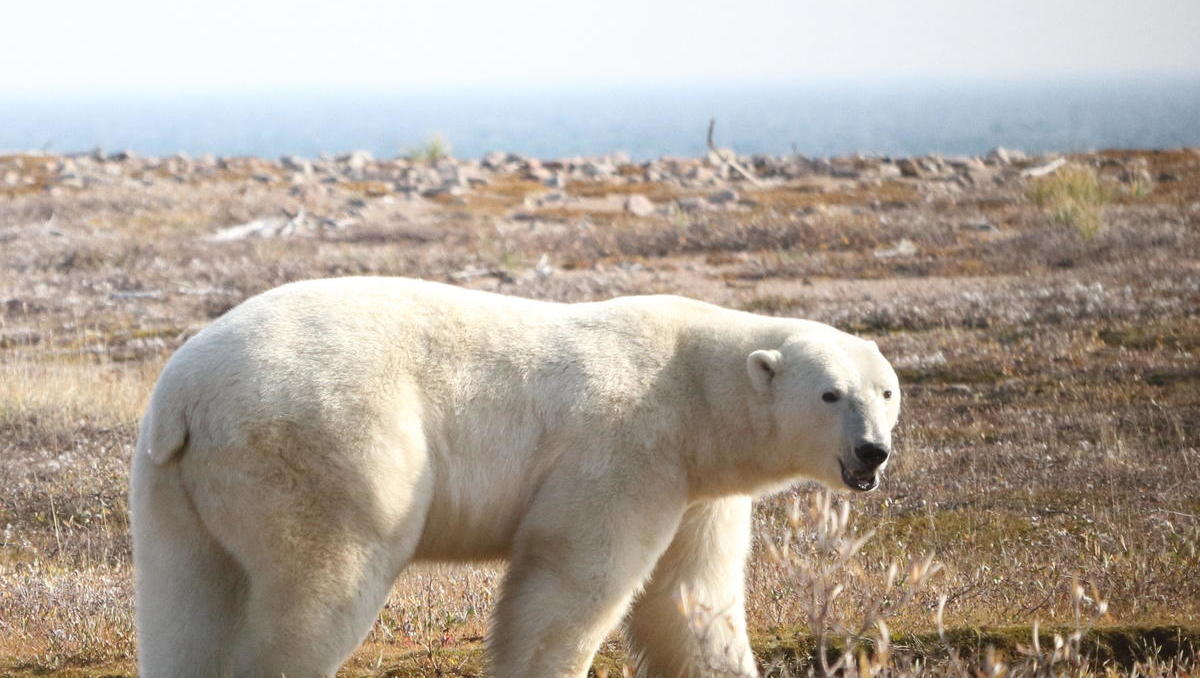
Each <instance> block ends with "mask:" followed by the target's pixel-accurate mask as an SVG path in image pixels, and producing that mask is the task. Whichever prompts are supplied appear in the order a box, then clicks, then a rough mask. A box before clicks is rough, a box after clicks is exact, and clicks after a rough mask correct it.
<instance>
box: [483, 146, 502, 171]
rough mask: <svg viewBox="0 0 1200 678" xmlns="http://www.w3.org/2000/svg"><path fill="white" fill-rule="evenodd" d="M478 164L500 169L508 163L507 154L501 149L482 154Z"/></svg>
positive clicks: (491, 168)
mask: <svg viewBox="0 0 1200 678" xmlns="http://www.w3.org/2000/svg"><path fill="white" fill-rule="evenodd" d="M480 164H482V165H483V166H484V167H485V168H487V169H490V170H498V169H501V168H503V167H504V166H505V165H507V164H508V154H507V153H505V152H503V151H492V152H491V153H487V154H485V155H484V156H483V159H482V160H481V161H480Z"/></svg>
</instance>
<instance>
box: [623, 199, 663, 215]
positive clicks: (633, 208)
mask: <svg viewBox="0 0 1200 678" xmlns="http://www.w3.org/2000/svg"><path fill="white" fill-rule="evenodd" d="M625 211H626V212H629V213H630V214H632V215H634V216H636V217H648V216H650V215H651V214H654V212H655V211H656V210H655V208H654V203H653V202H651V201H650V199H649V198H647V197H646V196H644V195H638V194H634V195H631V196H629V197H628V198H626V199H625Z"/></svg>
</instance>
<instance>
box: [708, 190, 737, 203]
mask: <svg viewBox="0 0 1200 678" xmlns="http://www.w3.org/2000/svg"><path fill="white" fill-rule="evenodd" d="M708 201H709V202H711V203H713V204H715V205H724V204H727V203H735V202H737V201H738V192H737V191H735V190H733V189H732V188H724V189H721V190H719V191H717V192H715V193H710V194H709V196H708Z"/></svg>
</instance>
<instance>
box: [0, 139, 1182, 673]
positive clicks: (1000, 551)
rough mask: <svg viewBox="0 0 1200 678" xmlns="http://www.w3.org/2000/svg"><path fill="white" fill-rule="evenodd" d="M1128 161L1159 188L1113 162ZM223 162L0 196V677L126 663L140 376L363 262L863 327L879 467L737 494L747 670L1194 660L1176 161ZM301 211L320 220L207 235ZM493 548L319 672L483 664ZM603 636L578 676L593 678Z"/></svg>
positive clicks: (588, 295) (520, 290)
mask: <svg viewBox="0 0 1200 678" xmlns="http://www.w3.org/2000/svg"><path fill="white" fill-rule="evenodd" d="M39 162H41V161H38V160H36V159H32V160H30V159H26V158H24V157H22V158H20V159H19V160H16V159H12V158H0V168H12V167H17V166H18V165H19V166H20V167H22V168H29V167H34V168H35V169H37V168H38V167H41V165H39V164H38V163H39ZM231 167H233V165H231ZM1131 167H1133V168H1137V167H1141V168H1144V169H1145V170H1146V171H1145V172H1144V173H1140V172H1139V173H1135V174H1134V175H1133V176H1135V178H1137V180H1138V181H1142V179H1143V178H1144V177H1146V176H1148V177H1150V178H1151V180H1152V182H1154V185H1153V186H1151V187H1149V188H1137V187H1136V186H1134V184H1133V183H1131V182H1130V181H1126V180H1124V179H1122V176H1123V174H1122V173H1123V172H1126V171H1127V169H1129V168H1131ZM235 169H236V172H237V173H238V176H237V177H234V176H232V175H231V176H229V177H225V178H222V177H223V176H224V175H223V174H221V173H220V172H222V171H224V170H214V172H215V173H214V174H212V175H211V176H208V177H206V178H205V179H204V180H202V181H201V180H197V181H174V180H172V181H158V182H153V183H144V182H143V183H138V184H136V185H133V184H129V183H112V184H105V185H100V186H95V187H90V188H86V189H80V190H58V189H55V190H53V191H50V190H43V189H42V188H38V186H37V185H34V184H21V185H20V187H19V188H20V190H17V189H16V188H14V189H12V190H8V189H4V190H5V191H6V192H4V191H0V488H3V490H2V491H0V674H3V675H30V676H31V675H59V676H93V675H112V676H125V675H132V673H133V652H134V631H133V627H132V616H131V613H132V610H131V601H132V596H131V573H130V565H129V541H128V534H127V526H128V525H127V515H126V511H127V505H126V478H127V470H126V469H127V465H128V458H129V455H130V452H131V449H132V445H133V441H134V436H135V422H136V419H137V417H138V415H139V412H140V409H141V407H142V405H143V403H144V400H145V397H146V395H147V394H148V392H149V389H150V387H151V385H152V383H153V379H154V377H155V375H156V374H157V371H158V369H159V368H160V367H161V365H162V363H163V361H164V360H165V359H166V357H167V356H168V355H169V354H170V352H171V351H172V350H174V349H175V348H176V347H178V346H179V345H180V344H181V343H182V342H183V341H184V340H186V338H187V337H188V336H190V335H191V334H192V333H193V332H195V331H196V330H197V329H198V328H199V327H202V326H203V325H204V324H206V323H208V322H210V321H211V320H212V319H213V318H215V317H216V316H218V315H220V314H221V313H222V312H224V311H225V310H227V309H229V308H231V307H232V306H233V305H234V304H236V303H238V302H239V301H241V300H242V299H245V298H246V297H247V296H249V295H252V294H254V293H257V292H259V291H262V290H265V289H268V288H270V287H273V286H275V285H278V284H281V283H284V282H287V281H291V280H296V279H301V278H309V277H323V276H332V275H358V274H379V275H409V276H420V277H425V278H430V279H435V280H444V281H449V282H453V283H456V284H461V285H467V286H472V287H478V288H485V289H493V290H498V291H502V292H506V293H510V294H519V295H525V296H531V297H537V298H542V299H552V300H561V301H584V300H590V299H600V298H607V297H611V296H614V295H619V294H642V293H663V292H666V293H681V294H686V295H688V296H692V297H697V298H702V299H706V300H710V301H713V302H716V303H720V304H723V305H726V306H731V307H735V308H745V309H748V310H753V311H755V312H759V313H768V314H780V315H792V316H800V317H808V318H813V319H816V320H821V321H824V322H829V323H832V324H834V325H837V326H839V327H842V328H845V329H850V330H853V331H857V332H861V333H864V334H866V335H868V336H871V337H872V338H874V339H875V340H877V341H878V342H879V344H880V346H881V347H882V349H883V351H884V353H885V354H886V355H887V356H889V358H891V359H892V361H893V363H894V364H895V365H896V366H897V369H898V370H899V372H900V373H901V377H902V382H903V383H904V387H905V391H904V398H905V400H904V414H903V417H902V424H901V427H900V430H899V431H898V441H897V447H898V450H899V455H898V457H897V459H896V463H895V465H894V466H893V467H892V468H890V469H889V471H888V474H887V477H886V478H885V481H884V484H883V487H882V489H881V490H880V491H878V492H875V493H872V494H870V495H867V496H861V497H858V496H856V497H853V498H850V499H848V500H841V499H836V500H835V499H829V498H826V497H825V495H824V494H823V493H822V492H821V491H819V490H818V489H816V488H814V487H811V486H809V485H801V486H799V487H798V488H796V489H793V490H790V491H788V492H785V493H783V494H781V495H779V496H776V497H773V498H769V499H766V500H764V501H762V502H761V503H760V505H759V507H758V509H757V512H756V517H755V521H756V528H757V546H756V550H755V553H754V556H753V558H752V561H751V566H750V573H749V588H748V594H749V601H748V603H749V615H750V625H751V628H752V629H753V632H754V637H755V638H756V649H757V650H758V654H759V656H760V658H761V659H762V661H763V666H764V671H765V672H766V674H767V675H771V676H780V677H782V676H798V675H809V674H810V673H812V674H817V675H819V674H822V673H826V672H829V673H839V674H841V675H881V674H883V673H890V674H892V675H954V676H963V675H973V676H974V675H988V676H1000V675H1031V676H1032V675H1080V676H1083V675H1100V674H1110V673H1111V674H1122V675H1124V674H1135V673H1136V675H1162V676H1168V675H1171V676H1175V675H1190V674H1193V673H1194V672H1195V671H1196V668H1195V667H1196V665H1195V660H1194V653H1195V645H1196V642H1197V633H1198V631H1197V629H1198V628H1200V580H1198V579H1197V577H1196V573H1197V572H1200V553H1198V552H1197V550H1198V544H1200V499H1198V496H1200V431H1198V429H1197V427H1196V425H1195V422H1196V421H1198V420H1200V369H1198V368H1197V364H1198V363H1197V357H1198V356H1197V353H1198V351H1200V341H1198V340H1197V337H1200V321H1198V320H1197V318H1200V155H1197V154H1195V153H1192V152H1191V151H1172V152H1163V153H1150V152H1134V151H1120V152H1116V151H1114V152H1105V153H1100V154H1089V155H1084V156H1078V157H1074V158H1072V159H1071V164H1070V165H1069V166H1067V167H1064V168H1060V169H1059V171H1058V172H1057V173H1054V174H1052V175H1050V176H1048V177H1047V178H1041V179H1024V178H1021V177H1019V176H1017V175H1015V174H1014V175H1013V176H1010V177H1008V178H1007V179H1006V180H1005V181H1001V182H993V181H988V182H979V183H978V184H971V185H959V184H954V183H953V182H947V181H930V180H925V179H919V178H909V177H902V178H899V179H890V180H889V181H888V182H886V183H883V184H882V185H880V186H872V185H870V184H869V183H867V182H863V183H862V185H859V184H858V183H855V182H854V181H853V180H845V181H843V184H845V185H840V186H838V187H835V188H834V189H832V190H828V191H825V193H826V194H828V196H829V199H828V200H822V199H821V195H822V193H811V192H806V191H804V190H802V189H799V188H795V187H793V186H792V185H791V184H784V185H782V186H768V187H765V188H762V189H754V188H752V187H749V186H741V185H739V189H738V190H739V191H740V192H741V204H739V205H738V206H737V208H736V209H728V210H709V211H699V212H675V213H670V214H667V213H662V214H654V215H651V216H648V217H646V218H633V217H631V216H630V215H627V214H619V215H615V216H614V215H611V214H610V215H607V216H606V217H605V218H600V217H598V216H594V215H589V214H580V215H571V216H563V217H561V218H559V217H552V216H549V215H543V216H539V217H537V218H529V217H528V216H521V217H520V218H516V217H513V216H510V215H511V209H512V208H511V206H510V203H516V204H519V203H520V201H521V200H523V196H525V195H527V194H528V193H529V192H531V191H536V190H538V188H537V186H538V185H537V184H536V182H531V181H529V180H528V179H526V178H522V177H518V176H513V177H510V178H508V179H504V180H500V179H495V180H492V182H491V184H490V185H489V186H485V187H483V188H482V189H480V190H479V192H478V195H483V194H485V193H487V192H488V191H489V190H491V191H492V192H491V193H490V195H491V196H492V197H491V198H489V199H490V200H492V201H493V202H492V203H488V207H487V209H475V208H474V207H473V206H472V204H471V201H472V200H475V199H477V194H475V193H472V194H470V195H468V196H466V198H465V200H464V201H461V202H455V201H446V202H434V201H405V200H403V199H398V198H396V197H395V196H392V195H390V194H389V195H378V193H379V191H376V190H372V191H367V190H357V189H355V188H354V187H346V188H342V187H340V186H333V187H332V188H329V189H328V190H321V191H317V192H306V191H308V189H309V188H310V187H308V186H307V185H305V186H301V188H302V189H303V190H292V189H289V187H288V186H286V185H278V184H275V183H272V181H271V180H269V178H268V179H263V178H259V179H254V178H247V177H248V176H250V175H251V174H252V173H253V171H252V170H249V169H245V168H243V167H242V166H241V165H237V166H236V167H235ZM14 171H15V170H14ZM21 171H25V170H24V169H22V170H21ZM229 171H230V172H233V171H234V170H229ZM38 172H41V170H40V169H37V171H36V172H33V174H30V175H29V176H30V177H32V179H31V181H34V182H37V181H42V180H43V179H44V177H43V176H42V174H38ZM1126 173H1127V172H1126ZM0 174H3V172H0ZM35 175H36V176H35ZM1168 176H1169V177H1170V180H1169V181H1168V179H1167V178H1166V177H1168ZM239 177H240V178H239ZM1159 177H1163V178H1162V179H1161V181H1160V180H1159ZM805 181H807V180H806V179H801V180H798V181H797V182H796V183H797V185H799V184H801V183H804V182H805ZM951 185H953V188H951ZM30 186H33V188H29V187H30ZM652 187H653V190H654V191H657V193H655V198H654V199H655V201H656V202H659V201H662V200H665V199H667V196H668V194H670V192H671V191H672V190H674V189H671V188H670V186H668V185H667V184H665V183H655V184H652ZM586 188H587V190H588V191H597V190H599V189H596V188H595V187H594V186H592V185H591V184H589V185H587V186H586ZM518 189H519V190H518ZM876 189H878V190H882V191H884V193H886V195H883V194H881V195H882V197H879V198H872V191H873V190H876ZM569 190H574V191H582V190H584V187H581V186H577V187H574V188H570V189H569ZM633 190H634V189H632V188H630V186H629V185H628V184H622V188H621V191H624V192H630V191H633ZM679 192H680V193H681V194H683V193H688V191H684V190H680V191H679ZM756 192H762V193H770V192H782V193H781V196H780V197H777V198H776V197H772V196H770V195H764V196H758V198H756ZM1069 205H1076V207H1069V208H1067V207H1064V206H1069ZM301 209H303V210H305V211H306V213H307V214H310V215H311V214H320V215H333V216H330V217H329V219H330V220H331V221H337V220H341V219H343V218H344V219H345V220H346V221H345V223H342V222H340V221H339V222H338V224H335V225H333V226H329V227H328V228H326V229H324V230H321V231H319V232H314V233H312V234H310V235H308V236H296V237H274V238H249V239H244V240H235V241H230V242H211V241H209V240H207V239H206V237H207V236H208V235H210V234H211V233H214V232H216V231H218V230H219V229H221V228H224V227H227V226H230V225H234V224H240V223H245V222H247V221H251V220H254V219H258V218H263V217H268V216H275V215H278V214H279V213H280V212H281V211H283V210H286V211H287V212H288V213H289V214H293V215H294V214H296V213H297V212H298V211H299V210H301ZM1064 209H1067V211H1068V212H1069V211H1070V210H1077V212H1075V213H1073V214H1067V213H1066V212H1064V213H1063V214H1064V215H1065V216H1060V215H1059V212H1060V211H1062V210H1064ZM1093 216H1094V217H1095V220H1092V217H1093ZM904 243H907V244H904ZM846 505H849V506H852V509H846V508H843V506H846ZM847 511H848V512H847ZM868 534H869V535H870V537H869V538H867V539H863V537H866V536H867V535H868ZM502 571H503V566H502V565H500V564H489V563H484V564H476V565H472V566H422V567H418V568H414V569H413V570H412V571H410V572H406V573H405V574H404V575H403V576H402V578H401V580H400V581H399V582H398V583H397V585H396V588H395V590H394V592H393V594H392V596H391V598H390V600H389V602H388V605H387V607H386V609H385V610H384V611H383V614H382V615H381V616H380V619H379V622H378V623H377V624H376V626H375V628H374V630H373V631H372V632H371V634H370V636H369V638H368V639H367V642H366V643H365V644H364V646H363V647H362V648H361V650H360V651H359V652H358V653H357V654H356V655H355V656H354V657H353V658H352V660H351V662H350V663H349V664H348V666H347V667H346V669H345V670H344V672H343V675H346V676H385V675H386V676H445V675H449V676H474V675H479V674H480V672H481V671H482V668H481V667H482V659H481V657H482V655H481V648H482V638H483V636H484V634H485V633H486V621H487V617H488V614H489V612H490V610H491V608H492V603H493V595H494V591H495V586H496V584H497V582H498V578H499V577H500V575H501V573H502ZM989 647H991V648H993V649H990V650H989V649H988V648H989ZM620 648H621V646H620V644H619V643H618V642H616V639H615V637H614V639H613V640H612V641H610V642H609V643H607V644H606V645H605V649H604V652H603V655H602V657H601V658H600V659H599V660H598V664H597V672H598V673H604V672H607V674H608V675H610V676H615V675H620V674H621V671H622V668H623V665H624V658H623V655H622V654H621V649H620Z"/></svg>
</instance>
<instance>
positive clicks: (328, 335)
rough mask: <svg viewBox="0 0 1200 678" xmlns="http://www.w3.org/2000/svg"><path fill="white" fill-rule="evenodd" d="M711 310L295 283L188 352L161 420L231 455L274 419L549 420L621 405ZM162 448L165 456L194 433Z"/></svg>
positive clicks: (343, 282) (434, 286) (161, 405)
mask: <svg viewBox="0 0 1200 678" xmlns="http://www.w3.org/2000/svg"><path fill="white" fill-rule="evenodd" d="M715 308H716V307H711V306H708V305H707V304H700V303H699V302H692V301H690V300H684V299H678V298H666V297H662V298H650V297H642V298H624V299H617V300H612V301H606V302H596V303H586V304H559V303H552V302H542V301H534V300H529V299H522V298H517V297H510V296H505V295H498V294H491V293H487V292H479V291H474V290H467V289H462V288H458V287H454V286H450V285H444V284H440V283H432V282H425V281H418V280H410V279H404V278H370V277H362V278H338V279H328V280H313V281H304V282H298V283H292V284H288V285H284V286H282V287H279V288H276V289H273V290H270V291H268V292H265V293H263V294H260V295H258V296H256V297H253V298H251V299H249V300H247V301H246V302H244V303H243V304H241V305H239V306H238V307H236V308H234V309H233V310H231V311H230V312H228V313H227V314H225V315H224V316H222V317H221V318H219V319H218V320H216V321H215V322H214V323H212V324H211V325H210V326H209V327H207V328H205V329H204V330H203V331H201V332H200V333H198V334H197V335H196V336H195V337H193V338H192V339H191V340H189V341H188V342H187V343H186V344H185V345H184V346H183V347H182V348H180V350H179V351H177V352H176V354H175V355H174V356H173V357H172V358H171V360H170V361H169V363H168V365H167V366H166V368H165V369H164V371H163V374H162V376H161V377H160V379H159V383H158V385H157V386H156V389H155V395H154V397H153V399H152V410H154V409H159V410H160V413H161V414H164V415H166V417H167V418H170V414H171V413H172V412H173V411H184V412H186V414H187V419H188V422H187V423H186V425H187V427H188V432H187V436H186V438H187V439H188V441H189V442H190V443H192V444H193V446H196V445H205V446H228V445H231V444H237V443H238V442H239V441H238V440H236V438H238V437H239V436H243V437H244V433H243V429H244V428H245V424H246V423H247V422H249V423H253V422H258V421H264V420H268V419H272V420H296V421H306V422H316V423H326V422H328V424H329V426H327V427H326V428H330V427H333V428H335V429H336V430H342V429H349V428H352V427H353V426H355V425H360V426H359V428H361V427H362V426H361V425H365V423H366V420H367V419H369V418H372V417H374V418H377V419H378V418H384V417H388V416H393V415H395V414H396V413H397V412H400V411H402V410H405V409H407V410H412V409H413V408H416V407H421V408H424V411H422V412H421V413H420V416H421V419H422V422H423V425H425V426H426V427H429V428H434V429H436V428H437V427H438V425H439V423H441V422H442V421H443V420H444V419H445V418H447V417H454V416H465V415H468V414H469V415H471V416H475V417H476V418H477V419H478V418H480V417H484V418H486V416H487V414H488V413H489V412H491V411H492V410H495V409H496V405H497V403H503V404H504V406H505V407H508V408H517V407H522V408H524V409H526V410H529V409H535V408H536V409H538V410H539V411H540V413H541V415H542V416H544V417H547V418H552V417H554V416H556V415H557V414H561V413H562V412H565V411H566V410H569V409H571V408H575V409H577V410H582V409H587V408H591V409H592V410H597V409H599V410H603V409H604V408H605V407H610V408H611V407H620V402H618V401H621V400H636V399H637V398H638V397H639V393H640V392H641V391H642V390H644V389H645V388H646V387H647V384H648V380H649V379H650V377H651V376H652V375H653V374H654V373H655V371H656V370H657V369H658V367H659V363H661V362H662V361H663V360H665V359H666V358H667V357H669V356H671V355H672V354H673V353H674V341H675V339H674V336H673V335H674V334H675V333H676V331H677V325H679V324H680V323H683V322H686V321H687V319H689V318H692V317H693V316H695V314H696V313H697V312H698V311H700V310H701V309H715ZM535 401H536V402H535ZM489 408H491V409H489ZM497 416H499V415H497ZM147 419H149V420H151V421H150V425H154V422H153V421H152V419H153V418H151V417H148V418H147ZM334 424H336V427H335V426H334ZM487 425H488V423H487V422H486V421H480V422H479V423H478V424H477V425H475V426H474V427H472V428H473V429H479V428H481V427H484V428H486V426H487ZM460 428H461V427H460ZM164 430H167V429H164ZM158 437H159V438H161V439H162V440H164V441H167V442H164V443H162V444H159V445H157V446H156V447H158V448H159V449H160V451H158V452H155V454H156V455H158V456H159V457H160V458H161V457H162V456H163V455H165V456H169V455H170V454H171V453H173V451H167V450H166V449H164V448H169V447H171V444H170V441H171V440H172V439H176V438H177V439H179V440H176V442H181V440H182V438H183V437H184V436H174V437H172V436H170V435H161V436H158Z"/></svg>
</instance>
